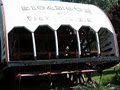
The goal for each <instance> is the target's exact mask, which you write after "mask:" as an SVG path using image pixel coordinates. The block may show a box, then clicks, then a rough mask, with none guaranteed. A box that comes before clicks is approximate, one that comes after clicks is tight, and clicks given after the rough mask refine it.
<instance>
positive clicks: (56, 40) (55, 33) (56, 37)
mask: <svg viewBox="0 0 120 90" xmlns="http://www.w3.org/2000/svg"><path fill="white" fill-rule="evenodd" d="M54 35H55V46H56V58H58V57H59V50H58V36H57V31H56V30H54Z"/></svg>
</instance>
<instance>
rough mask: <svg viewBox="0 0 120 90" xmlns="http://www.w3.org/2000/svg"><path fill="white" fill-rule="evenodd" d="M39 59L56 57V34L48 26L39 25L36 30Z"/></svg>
mask: <svg viewBox="0 0 120 90" xmlns="http://www.w3.org/2000/svg"><path fill="white" fill-rule="evenodd" d="M35 42H36V51H37V59H40V60H41V59H52V58H55V56H56V54H55V53H56V52H55V36H54V31H52V30H51V29H50V28H49V27H48V26H39V27H38V28H37V30H36V31H35Z"/></svg>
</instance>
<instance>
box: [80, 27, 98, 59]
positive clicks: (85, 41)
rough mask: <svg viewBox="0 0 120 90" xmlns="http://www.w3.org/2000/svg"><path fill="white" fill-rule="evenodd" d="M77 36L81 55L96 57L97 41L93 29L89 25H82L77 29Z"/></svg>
mask: <svg viewBox="0 0 120 90" xmlns="http://www.w3.org/2000/svg"><path fill="white" fill-rule="evenodd" d="M79 37H80V42H81V45H80V46H81V57H96V56H97V42H96V35H95V31H93V29H91V28H90V27H87V26H83V27H81V28H80V30H79Z"/></svg>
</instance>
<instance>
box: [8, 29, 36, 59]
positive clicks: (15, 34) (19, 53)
mask: <svg viewBox="0 0 120 90" xmlns="http://www.w3.org/2000/svg"><path fill="white" fill-rule="evenodd" d="M8 40H9V56H10V61H16V60H33V59H34V54H33V43H32V35H31V32H29V31H28V30H27V29H25V28H24V27H16V28H14V29H13V30H12V31H11V32H10V33H9V34H8Z"/></svg>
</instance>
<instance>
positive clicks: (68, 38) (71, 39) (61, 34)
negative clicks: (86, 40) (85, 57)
mask: <svg viewBox="0 0 120 90" xmlns="http://www.w3.org/2000/svg"><path fill="white" fill-rule="evenodd" d="M57 33H58V47H59V57H60V58H75V57H78V46H77V38H76V32H75V30H74V29H73V28H71V27H70V26H67V25H62V26H61V27H60V28H59V29H58V30H57Z"/></svg>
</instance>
